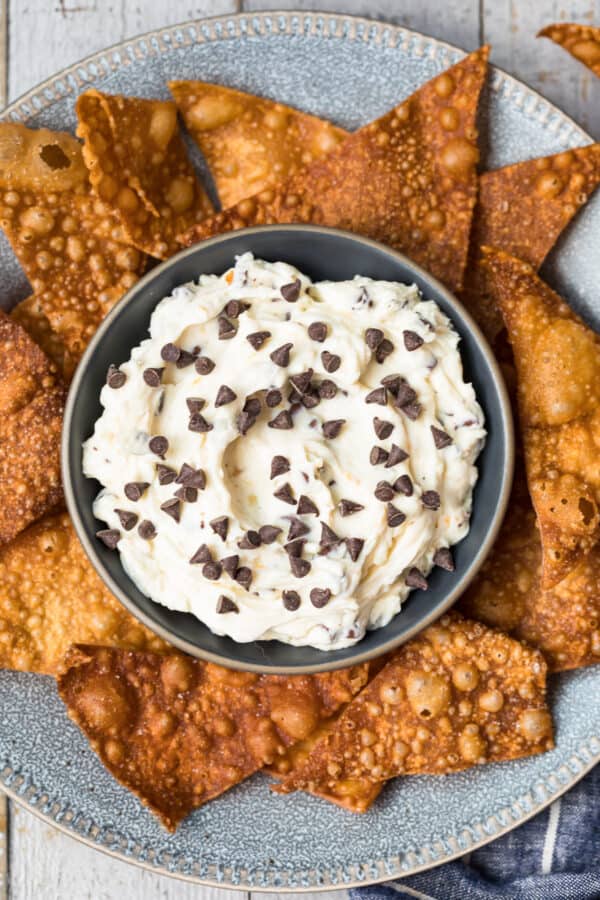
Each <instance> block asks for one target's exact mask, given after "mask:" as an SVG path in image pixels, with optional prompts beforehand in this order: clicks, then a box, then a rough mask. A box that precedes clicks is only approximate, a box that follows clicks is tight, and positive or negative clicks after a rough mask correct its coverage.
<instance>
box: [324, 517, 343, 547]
mask: <svg viewBox="0 0 600 900" xmlns="http://www.w3.org/2000/svg"><path fill="white" fill-rule="evenodd" d="M341 542H342V539H341V538H340V537H338V535H337V534H336V533H335V531H334V530H333V528H330V527H329V525H327V524H326V523H325V522H321V537H320V539H319V544H320V545H321V547H328V548H329V547H337V545H338V544H341Z"/></svg>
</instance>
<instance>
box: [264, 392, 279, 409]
mask: <svg viewBox="0 0 600 900" xmlns="http://www.w3.org/2000/svg"><path fill="white" fill-rule="evenodd" d="M282 400H283V397H282V395H281V391H278V390H277V388H273V389H272V390H270V391H267V394H266V396H265V403H266V404H267V406H268V407H269V409H273V407H275V406H279V404H280V403H281V401H282Z"/></svg>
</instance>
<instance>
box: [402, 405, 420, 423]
mask: <svg viewBox="0 0 600 900" xmlns="http://www.w3.org/2000/svg"><path fill="white" fill-rule="evenodd" d="M401 409H402V412H403V413H404V415H405V416H406V418H407V419H410V420H411V422H416V420H417V419H418V418H419V415H420V414H421V404H420V403H407V404H406V405H405V406H402V407H401Z"/></svg>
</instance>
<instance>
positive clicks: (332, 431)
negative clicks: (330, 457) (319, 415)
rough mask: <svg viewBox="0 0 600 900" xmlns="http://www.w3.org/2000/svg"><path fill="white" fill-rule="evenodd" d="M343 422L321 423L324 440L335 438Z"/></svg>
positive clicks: (341, 420) (340, 420)
mask: <svg viewBox="0 0 600 900" xmlns="http://www.w3.org/2000/svg"><path fill="white" fill-rule="evenodd" d="M345 422H346V420H345V419H330V421H329V422H323V425H322V428H323V434H324V435H325V437H326V438H336V437H337V436H338V434H339V433H340V431H341V430H342V427H343V425H344V424H345Z"/></svg>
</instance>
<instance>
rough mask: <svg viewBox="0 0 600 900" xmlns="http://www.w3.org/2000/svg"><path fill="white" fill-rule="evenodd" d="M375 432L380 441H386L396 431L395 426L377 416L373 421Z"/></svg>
mask: <svg viewBox="0 0 600 900" xmlns="http://www.w3.org/2000/svg"><path fill="white" fill-rule="evenodd" d="M373 430H374V431H375V434H376V435H377V437H378V438H379V440H380V441H385V439H386V438H389V436H390V434H391V433H392V431H393V430H394V426H393V425H392V423H391V422H386V421H385V419H378V418H377V416H375V418H374V419H373Z"/></svg>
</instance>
